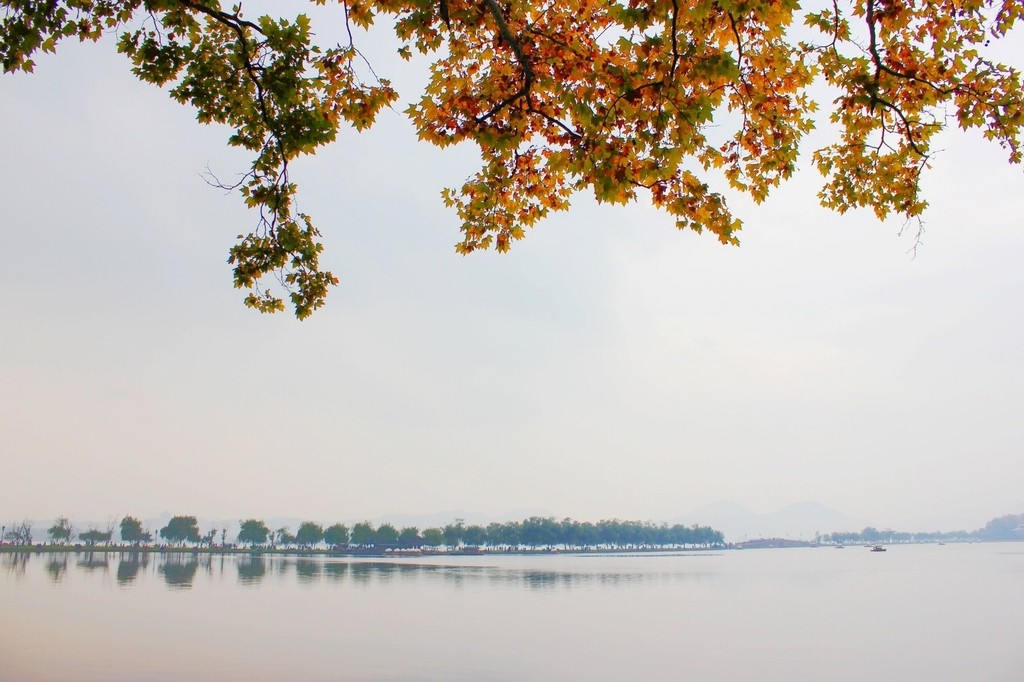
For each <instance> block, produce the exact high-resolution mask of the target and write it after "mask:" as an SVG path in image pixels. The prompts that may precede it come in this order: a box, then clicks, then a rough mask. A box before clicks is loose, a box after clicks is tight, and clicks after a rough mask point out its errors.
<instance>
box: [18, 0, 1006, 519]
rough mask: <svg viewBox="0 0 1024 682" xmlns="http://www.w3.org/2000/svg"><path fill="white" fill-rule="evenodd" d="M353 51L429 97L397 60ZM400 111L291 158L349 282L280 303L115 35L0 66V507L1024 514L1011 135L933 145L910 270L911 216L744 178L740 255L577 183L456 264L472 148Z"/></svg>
mask: <svg viewBox="0 0 1024 682" xmlns="http://www.w3.org/2000/svg"><path fill="white" fill-rule="evenodd" d="M300 6H305V3H303V4H302V5H300ZM247 9H248V10H249V11H250V12H254V11H256V8H255V7H253V8H250V7H248V6H247ZM331 11H333V12H334V14H335V16H336V15H337V9H336V8H334V9H332V10H331ZM363 47H364V48H365V49H366V51H367V52H369V53H370V57H371V59H372V60H374V63H375V66H376V67H377V69H378V72H381V73H384V74H387V75H389V76H391V77H393V78H394V79H395V81H396V83H397V85H398V87H399V88H400V89H401V90H402V91H403V94H404V96H405V97H406V98H407V99H409V98H412V97H415V96H417V91H416V90H415V88H411V87H408V84H409V83H413V82H415V80H416V78H417V74H416V72H415V69H416V68H417V67H415V66H408V65H403V64H402V63H401V62H399V61H398V60H397V59H395V58H393V57H392V56H391V52H390V48H389V47H388V46H379V45H376V44H374V43H372V42H371V43H370V44H368V45H364V46H363ZM386 47H388V49H385V48H386ZM402 108H403V107H402V106H397V107H396V112H387V113H385V115H383V117H382V121H381V123H380V125H379V126H378V127H377V128H376V129H374V130H373V131H371V132H369V133H366V134H362V135H357V134H355V133H350V132H345V133H344V134H342V135H341V137H340V139H339V141H338V142H337V143H336V144H334V145H333V146H332V147H330V148H329V149H327V150H326V151H324V152H322V153H321V154H319V155H318V156H316V157H315V158H310V159H305V160H302V161H301V162H300V163H298V164H296V167H295V174H296V177H297V179H298V180H299V181H300V183H301V185H302V193H301V197H300V200H301V209H302V210H304V211H306V212H308V213H311V214H312V215H313V216H314V217H315V219H316V221H317V223H318V225H319V226H320V227H321V229H322V231H323V233H324V237H325V241H326V247H327V251H326V253H325V256H324V258H325V261H326V264H327V266H328V267H329V268H330V269H331V270H333V271H334V272H335V273H336V274H337V275H339V276H340V278H341V286H340V287H338V288H337V289H336V290H334V292H333V293H332V295H331V297H330V301H329V305H328V307H327V308H326V309H324V310H322V311H321V312H318V313H317V314H316V315H315V316H314V317H313V318H312V319H310V320H308V321H305V322H302V323H299V322H297V321H296V320H294V318H291V317H288V316H286V315H278V316H271V317H267V316H260V315H258V314H256V313H253V312H251V311H248V310H246V309H245V308H244V307H243V306H242V304H241V299H242V296H241V294H240V292H238V291H235V290H233V289H232V288H231V284H230V270H229V266H228V265H226V264H225V259H226V256H227V249H228V247H229V246H230V245H231V244H232V243H233V240H234V238H235V235H236V234H238V233H240V232H242V231H246V230H248V229H249V226H250V225H252V224H253V223H254V217H253V216H252V215H251V214H249V213H248V212H247V211H246V210H245V209H244V208H243V207H242V206H241V202H240V201H239V200H238V198H237V197H231V196H224V195H223V193H221V192H219V191H217V190H214V189H212V188H210V187H208V186H207V185H206V184H205V183H204V182H203V180H202V178H201V174H202V172H203V171H204V169H205V168H206V167H207V166H209V168H210V169H212V170H213V171H214V172H215V173H217V174H218V175H219V176H220V177H222V178H224V179H230V178H231V177H233V174H234V173H237V172H238V171H240V170H242V169H243V168H244V163H245V159H244V157H242V156H240V155H238V154H237V153H234V152H231V151H228V150H227V149H226V147H225V144H224V142H225V139H226V137H227V134H226V132H225V131H224V130H222V129H218V128H212V127H203V128H200V127H198V126H197V125H196V124H195V122H194V120H193V118H194V117H193V114H192V113H191V111H190V110H188V109H186V108H183V107H181V106H179V105H177V104H175V103H173V102H172V101H170V100H169V98H168V97H167V95H166V93H164V92H162V91H161V90H159V89H157V88H154V87H152V86H147V85H143V84H141V83H138V82H136V81H135V80H134V79H133V77H132V76H131V75H130V73H129V70H128V66H127V65H126V63H125V61H124V60H123V59H122V58H120V57H119V56H117V55H115V54H113V53H112V50H111V46H110V43H109V41H105V42H104V43H103V44H100V45H92V44H90V45H85V46H81V45H77V44H75V45H72V44H70V43H69V44H67V45H65V46H63V47H62V48H61V49H60V51H59V52H58V54H57V55H56V56H55V57H54V56H44V57H41V58H40V59H39V60H38V66H37V68H36V73H35V74H34V75H31V76H29V75H24V74H19V75H7V76H3V77H2V78H0V125H2V126H3V131H4V134H3V136H2V138H0V157H2V158H3V160H4V163H3V164H0V196H2V198H3V217H2V220H0V238H2V240H3V241H2V243H3V253H4V255H5V258H4V264H3V267H2V268H0V287H2V291H3V292H4V296H3V301H2V303H0V312H2V315H3V325H2V327H0V386H2V390H0V433H2V437H0V486H2V490H3V495H2V496H0V518H5V519H7V518H14V519H20V518H52V517H54V516H56V515H58V514H66V515H69V516H71V517H73V518H86V519H88V518H93V519H104V518H112V517H115V516H117V515H122V514H133V515H136V516H139V517H144V518H150V517H155V516H158V515H160V514H161V513H162V512H164V511H170V512H171V513H181V514H195V515H198V516H202V517H207V518H231V519H235V518H244V517H247V516H257V517H262V518H270V517H295V518H313V519H320V520H324V521H329V520H333V519H347V518H385V517H388V516H389V515H390V516H395V517H397V516H402V515H404V516H414V515H429V514H435V513H437V512H439V511H441V510H451V509H469V510H474V511H475V512H476V513H480V514H484V515H499V514H504V513H505V512H507V511H508V510H511V509H528V510H534V509H539V510H547V511H548V512H549V513H550V514H552V515H556V516H573V517H574V518H578V519H599V518H608V517H620V518H636V519H654V520H667V519H672V518H677V517H679V516H680V515H681V514H685V513H687V512H688V511H689V510H693V509H696V508H699V507H701V506H702V505H708V504H711V503H714V502H717V501H720V500H735V501H737V502H738V503H740V504H742V505H743V506H745V507H747V508H749V509H752V510H754V511H755V512H757V513H762V514H764V513H769V512H773V511H775V510H778V509H780V508H783V507H785V506H787V505H790V504H793V503H797V502H800V501H803V500H818V501H820V502H821V503H822V504H824V505H827V506H829V507H831V508H833V509H836V510H840V512H841V513H842V514H844V515H847V516H849V517H851V518H854V519H858V520H859V519H864V520H867V521H870V522H872V523H874V524H877V525H879V526H885V525H890V526H893V527H904V528H907V529H908V530H913V529H914V528H913V527H912V526H916V527H918V528H920V529H922V530H934V529H936V527H937V524H941V526H939V527H949V528H976V527H978V526H981V525H983V524H984V523H985V522H986V521H987V520H988V519H989V518H991V517H993V516H997V515H1001V514H1006V513H1019V512H1021V511H1024V495H1022V493H1021V491H1022V490H1024V463H1022V458H1021V444H1022V443H1024V420H1022V419H1021V418H1020V412H1021V409H1022V407H1024V366H1022V363H1021V355H1020V348H1021V345H1022V342H1024V309H1022V306H1021V303H1020V301H1021V292H1022V285H1024V270H1022V269H1021V267H1020V264H1019V263H1020V259H1021V252H1022V247H1024V231H1022V228H1021V222H1022V219H1021V216H1022V214H1024V176H1022V174H1021V169H1020V168H1019V167H1010V166H1008V164H1007V163H1006V161H1005V159H1006V156H1007V153H1006V152H1005V150H1001V149H999V148H997V147H995V146H992V145H989V144H987V143H985V142H983V141H982V140H981V138H980V135H977V134H971V135H966V136H965V135H961V134H958V133H954V134H949V135H947V136H946V137H944V138H943V140H942V144H941V145H940V146H941V147H943V149H944V151H943V152H942V153H940V154H938V155H936V157H935V168H934V169H933V170H931V171H930V172H928V173H927V174H926V176H925V179H924V185H925V191H926V193H927V196H928V198H929V199H930V201H931V208H930V210H929V212H928V214H927V215H926V217H925V221H926V228H927V232H926V233H925V235H924V238H923V244H922V245H921V247H920V248H919V249H918V253H917V256H916V257H913V256H912V255H911V254H910V253H909V251H910V250H911V248H912V247H913V245H914V235H913V232H914V228H913V227H911V228H909V230H908V231H905V232H904V233H903V234H902V235H901V234H900V231H901V228H902V225H901V223H900V222H899V221H891V222H887V223H879V222H877V221H876V220H875V218H874V217H873V216H872V215H871V214H870V213H869V212H854V213H851V214H847V215H845V216H840V215H837V214H833V213H830V212H827V211H825V210H823V209H821V208H819V207H818V206H817V203H816V199H815V193H816V191H817V187H818V184H817V182H818V178H817V176H816V175H815V174H814V173H813V172H810V171H808V172H804V173H801V174H800V175H799V176H798V177H797V178H796V179H795V180H794V181H792V182H790V183H788V184H787V185H785V186H784V187H782V188H781V189H779V190H778V191H776V192H775V193H774V194H773V195H772V197H771V198H770V199H769V200H768V201H767V202H765V203H764V204H763V205H761V206H754V205H753V204H752V203H751V202H750V201H746V200H744V199H743V198H742V197H733V199H732V202H733V206H734V208H735V210H736V211H737V213H738V214H739V215H740V216H741V217H743V218H744V220H745V222H746V225H745V228H744V230H743V232H742V235H741V237H742V241H743V245H742V247H740V248H738V249H737V248H729V247H723V246H721V245H719V244H718V243H717V242H716V241H715V240H714V238H712V237H709V236H699V235H696V234H690V233H680V232H678V231H676V230H675V229H674V228H673V227H672V221H671V220H670V219H669V217H668V216H666V215H663V214H661V213H659V212H657V211H655V210H653V209H651V208H650V207H648V206H646V205H645V204H643V203H641V204H638V205H634V206H630V207H627V208H613V207H606V206H604V207H602V206H597V205H595V204H594V202H593V201H592V200H590V199H588V198H587V197H579V199H578V200H577V202H576V207H575V208H574V210H573V211H571V212H570V213H568V214H563V215H558V216H555V217H553V218H551V219H548V220H547V221H546V222H544V223H542V224H541V225H540V226H539V227H537V228H536V229H535V230H533V232H532V233H531V234H530V235H529V236H528V238H527V239H526V240H525V241H523V242H520V243H518V244H517V245H516V246H515V247H514V248H513V250H512V253H511V254H508V255H497V254H494V253H482V254H474V255H472V256H470V257H466V258H462V257H459V256H457V255H456V254H455V253H454V251H453V249H452V245H453V244H454V243H455V242H456V241H457V240H458V238H459V235H458V231H457V224H458V221H457V218H456V216H455V215H454V214H453V213H452V212H451V211H448V210H446V209H445V208H444V207H443V206H442V203H441V200H440V198H439V196H438V194H439V191H440V189H441V188H442V187H443V186H453V185H458V184H459V183H461V181H462V180H463V179H464V178H465V177H466V176H467V175H468V174H469V173H470V172H472V169H473V156H474V155H473V152H472V150H471V149H469V148H465V149H463V148H457V149H454V150H446V151H441V150H437V149H435V148H432V147H429V146H425V145H422V144H417V142H416V136H415V133H414V132H413V131H412V129H411V127H410V126H409V125H408V123H407V122H406V121H405V119H404V117H403V116H402V115H401V114H400V113H398V112H400V111H401V109H402ZM821 135H827V133H821ZM820 139H825V138H824V137H823V138H820ZM822 530H826V529H822Z"/></svg>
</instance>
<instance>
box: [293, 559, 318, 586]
mask: <svg viewBox="0 0 1024 682" xmlns="http://www.w3.org/2000/svg"><path fill="white" fill-rule="evenodd" d="M322 566H323V564H321V563H320V562H319V561H316V560H314V559H299V560H298V561H296V562H295V573H296V575H298V577H299V582H300V583H306V584H310V583H313V582H316V580H317V578H319V577H320V569H321V567H322Z"/></svg>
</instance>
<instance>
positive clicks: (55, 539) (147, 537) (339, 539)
mask: <svg viewBox="0 0 1024 682" xmlns="http://www.w3.org/2000/svg"><path fill="white" fill-rule="evenodd" d="M117 525H118V526H119V530H120V538H119V539H120V542H121V543H125V544H128V545H132V546H135V547H145V546H152V545H153V544H154V543H155V544H169V545H173V546H199V547H201V546H206V547H211V548H212V547H215V546H221V547H228V546H229V543H228V542H227V533H228V529H227V528H220V529H217V528H211V529H209V530H207V531H206V532H205V533H204V532H202V531H200V528H199V523H198V521H197V519H196V517H195V516H174V517H172V518H171V519H170V521H169V522H168V523H167V525H166V526H164V527H162V528H160V529H159V530H158V531H157V532H156V533H155V534H154V533H153V532H151V531H149V530H147V529H145V528H144V527H143V524H142V522H141V521H139V519H137V518H135V517H133V516H126V517H124V518H123V519H121V521H120V523H119V524H117ZM114 531H115V524H110V525H108V527H107V528H106V529H105V530H100V529H97V528H89V529H87V530H84V531H81V532H78V533H77V534H76V531H75V528H74V526H73V524H72V523H71V521H70V520H69V519H68V518H67V517H64V516H61V517H58V518H57V519H56V520H55V521H54V523H53V525H52V526H51V527H50V528H48V529H47V530H46V535H47V537H48V539H49V541H50V543H52V544H56V545H70V544H72V543H73V542H74V540H75V538H76V536H77V538H78V540H79V542H80V543H82V544H85V545H88V546H94V547H95V546H104V545H110V544H112V543H114ZM3 537H4V539H5V540H6V541H9V542H11V543H13V544H18V545H31V544H32V540H33V537H32V527H31V524H29V523H28V522H27V521H26V522H23V523H21V524H17V525H15V526H14V527H12V529H11V530H10V531H6V530H5V533H4V535H3ZM218 540H219V542H218ZM724 542H725V538H724V536H723V535H722V533H721V531H717V530H715V529H713V528H711V527H710V526H699V525H692V526H684V525H682V524H675V525H668V524H665V523H662V524H655V523H652V522H649V521H621V520H618V519H612V520H604V521H598V522H596V523H593V522H590V521H582V522H581V521H576V520H574V519H570V518H566V519H562V520H561V521H558V520H556V519H555V518H554V517H540V516H532V517H530V518H527V519H524V520H522V521H509V522H494V523H490V524H487V525H486V526H483V525H478V524H468V525H467V524H466V523H465V522H464V521H463V520H462V519H455V520H454V521H453V522H451V523H448V524H446V525H444V526H441V527H432V528H425V529H422V530H421V529H420V528H418V527H416V526H405V527H402V528H398V527H396V526H395V525H393V524H391V523H381V524H379V525H377V526H374V524H372V523H370V522H369V521H363V522H360V523H356V524H353V525H352V526H351V527H349V526H348V525H346V524H344V523H334V524H331V525H329V526H326V527H324V526H323V525H321V524H319V523H317V522H315V521H305V522H303V523H302V524H300V525H299V527H298V529H297V530H296V531H295V532H294V533H293V532H292V531H291V529H290V528H287V527H283V528H277V529H271V528H270V527H268V526H267V524H266V523H265V522H264V521H262V520H260V519H243V520H241V521H239V525H238V533H237V536H236V538H235V540H234V542H233V543H231V545H230V546H241V547H248V548H254V549H255V548H266V549H288V548H291V549H317V548H331V549H359V550H366V549H424V548H436V549H440V548H447V549H449V550H455V549H458V548H460V547H480V548H489V549H496V550H514V549H521V548H529V549H539V548H561V549H591V548H610V549H630V548H674V547H710V546H715V545H722V544H724Z"/></svg>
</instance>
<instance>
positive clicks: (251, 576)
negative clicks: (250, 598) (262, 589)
mask: <svg viewBox="0 0 1024 682" xmlns="http://www.w3.org/2000/svg"><path fill="white" fill-rule="evenodd" d="M237 568H238V582H239V583H240V584H242V585H257V584H259V582H260V581H261V580H263V576H265V575H266V574H267V562H266V560H265V559H264V558H263V557H257V556H251V557H248V558H247V559H239V560H238V565H237Z"/></svg>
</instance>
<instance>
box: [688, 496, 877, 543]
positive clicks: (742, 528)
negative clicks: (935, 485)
mask: <svg viewBox="0 0 1024 682" xmlns="http://www.w3.org/2000/svg"><path fill="white" fill-rule="evenodd" d="M670 523H683V524H686V525H692V524H694V523H696V524H700V525H702V526H711V527H712V528H714V529H716V530H720V531H722V532H723V533H724V534H725V539H726V540H727V541H729V542H740V541H742V540H752V539H756V538H789V539H793V540H799V539H803V540H811V539H813V538H814V536H815V534H816V533H822V534H824V533H830V532H833V531H839V530H861V529H863V528H864V527H865V526H867V525H869V524H868V522H866V521H864V520H863V519H858V518H854V517H851V516H847V515H845V514H843V513H841V512H839V511H836V510H835V509H832V508H831V507H826V506H825V505H823V504H821V503H820V502H815V501H810V500H809V501H806V502H798V503H796V504H791V505H788V506H785V507H783V508H782V509H778V510H776V511H773V512H769V513H767V514H759V513H757V512H755V511H752V510H750V509H748V508H747V507H744V506H743V505H741V504H738V503H736V502H731V501H722V502H713V503H711V504H707V505H704V506H702V507H698V508H696V509H694V510H692V511H690V512H689V513H686V514H682V515H680V516H677V517H675V518H673V519H671V520H670Z"/></svg>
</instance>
